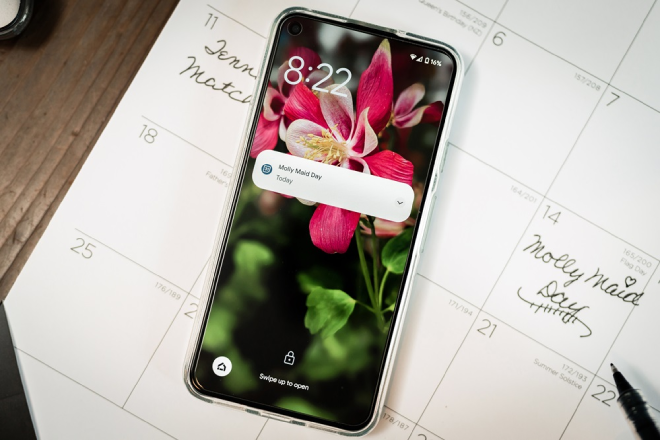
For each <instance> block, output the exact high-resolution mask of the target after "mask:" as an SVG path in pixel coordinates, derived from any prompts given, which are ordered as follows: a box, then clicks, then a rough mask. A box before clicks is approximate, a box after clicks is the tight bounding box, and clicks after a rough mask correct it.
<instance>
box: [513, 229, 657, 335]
mask: <svg viewBox="0 0 660 440" xmlns="http://www.w3.org/2000/svg"><path fill="white" fill-rule="evenodd" d="M534 238H535V240H536V241H535V242H534V243H532V244H530V245H529V246H527V247H526V248H524V249H523V252H526V253H529V254H530V255H531V256H532V257H533V258H535V259H536V260H538V261H539V262H541V263H544V264H550V265H552V266H553V267H555V268H556V269H557V270H559V271H561V273H563V274H565V275H568V278H569V279H568V280H567V281H566V282H564V283H563V284H562V286H563V287H564V290H565V289H566V288H568V287H569V286H570V285H572V284H573V283H575V282H576V281H578V280H582V279H584V280H583V281H584V282H585V283H588V284H590V285H591V287H592V288H593V289H597V291H598V292H600V293H604V294H606V295H609V296H611V297H613V298H618V299H619V300H621V301H623V302H625V303H632V304H633V305H635V306H638V305H639V300H640V299H641V298H642V296H643V295H644V292H641V293H636V292H629V291H627V289H630V288H631V287H632V286H633V285H635V283H637V280H636V279H635V278H633V277H630V276H628V277H626V279H625V280H624V282H623V284H619V283H615V282H612V281H610V279H609V277H608V276H606V275H605V274H604V273H601V272H600V268H597V269H596V273H594V274H593V275H591V276H590V277H588V278H584V277H585V272H584V271H582V270H581V269H579V267H577V261H576V260H575V259H573V258H571V257H570V256H569V255H568V254H562V255H560V256H557V254H553V253H552V252H551V251H549V250H546V247H545V245H544V244H543V241H542V240H541V236H540V235H539V234H535V235H534ZM560 289H561V286H560V284H559V282H557V281H550V282H549V283H548V284H546V285H545V286H543V287H542V288H541V289H540V290H539V291H538V292H536V295H538V296H540V297H541V299H538V298H537V299H529V298H525V297H524V296H523V295H522V287H520V288H519V289H518V298H520V299H521V300H522V301H523V302H525V303H526V304H529V307H530V309H532V310H534V313H538V312H539V311H543V312H544V313H548V314H551V315H553V316H556V317H557V318H559V319H560V320H561V322H563V323H564V324H574V325H575V324H577V325H578V326H579V327H580V328H582V329H583V334H582V335H580V337H581V338H586V337H589V336H591V335H592V333H593V332H592V331H591V328H589V326H588V325H587V324H586V323H585V322H584V321H583V320H582V315H580V316H578V314H579V313H581V312H583V311H584V310H586V309H588V308H589V306H584V305H580V304H578V302H577V301H572V300H571V299H570V298H569V296H568V295H567V294H566V292H560V291H559V290H560Z"/></svg>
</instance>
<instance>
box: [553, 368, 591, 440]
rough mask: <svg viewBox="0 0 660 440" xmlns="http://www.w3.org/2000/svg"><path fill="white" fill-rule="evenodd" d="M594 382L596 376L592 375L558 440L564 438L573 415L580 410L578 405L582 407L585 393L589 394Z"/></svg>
mask: <svg viewBox="0 0 660 440" xmlns="http://www.w3.org/2000/svg"><path fill="white" fill-rule="evenodd" d="M595 380H596V375H595V374H592V376H591V380H590V381H589V385H587V386H586V387H585V388H584V393H582V397H580V400H579V401H578V403H577V405H575V410H573V414H571V417H569V419H568V422H566V426H564V430H563V431H562V432H561V435H560V436H559V440H561V439H562V438H564V434H566V430H567V429H568V427H569V426H571V422H572V421H573V418H574V417H575V414H577V412H578V410H579V409H580V405H582V401H583V400H584V398H585V397H586V396H587V393H588V392H589V388H591V385H593V383H594V381H595Z"/></svg>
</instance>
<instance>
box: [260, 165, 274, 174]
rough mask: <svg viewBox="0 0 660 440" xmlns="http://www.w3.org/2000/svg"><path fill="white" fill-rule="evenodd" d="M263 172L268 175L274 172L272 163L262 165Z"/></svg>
mask: <svg viewBox="0 0 660 440" xmlns="http://www.w3.org/2000/svg"><path fill="white" fill-rule="evenodd" d="M261 172H262V173H264V174H266V175H268V174H270V173H272V172H273V167H272V166H271V165H270V164H267V163H265V164H263V165H262V166H261Z"/></svg>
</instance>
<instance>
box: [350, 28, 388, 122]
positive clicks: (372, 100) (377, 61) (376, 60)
mask: <svg viewBox="0 0 660 440" xmlns="http://www.w3.org/2000/svg"><path fill="white" fill-rule="evenodd" d="M392 88H393V82H392V54H391V53H390V43H389V41H388V40H383V42H382V43H380V46H378V50H376V53H375V54H374V56H373V58H372V59H371V64H370V65H369V67H368V68H367V70H365V71H364V73H363V74H362V76H361V77H360V83H359V85H358V91H357V112H356V113H357V114H358V115H359V114H362V111H363V110H364V109H367V108H368V109H369V124H370V125H371V127H372V128H373V130H374V131H375V132H376V133H380V132H381V131H382V130H383V129H384V128H385V126H386V125H387V123H388V121H389V120H390V116H391V114H392V95H393V92H392Z"/></svg>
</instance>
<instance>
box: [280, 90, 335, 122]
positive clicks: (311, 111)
mask: <svg viewBox="0 0 660 440" xmlns="http://www.w3.org/2000/svg"><path fill="white" fill-rule="evenodd" d="M284 114H285V115H286V117H287V118H289V119H290V120H292V121H295V120H296V119H307V120H309V121H312V122H316V123H317V124H320V125H324V126H327V124H326V122H325V118H324V117H323V113H322V112H321V104H320V103H319V98H317V97H316V95H315V94H314V93H312V91H311V90H309V89H308V88H307V86H305V85H304V84H298V85H297V86H295V87H294V88H293V91H292V92H291V95H290V96H289V99H287V100H286V104H285V105H284Z"/></svg>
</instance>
